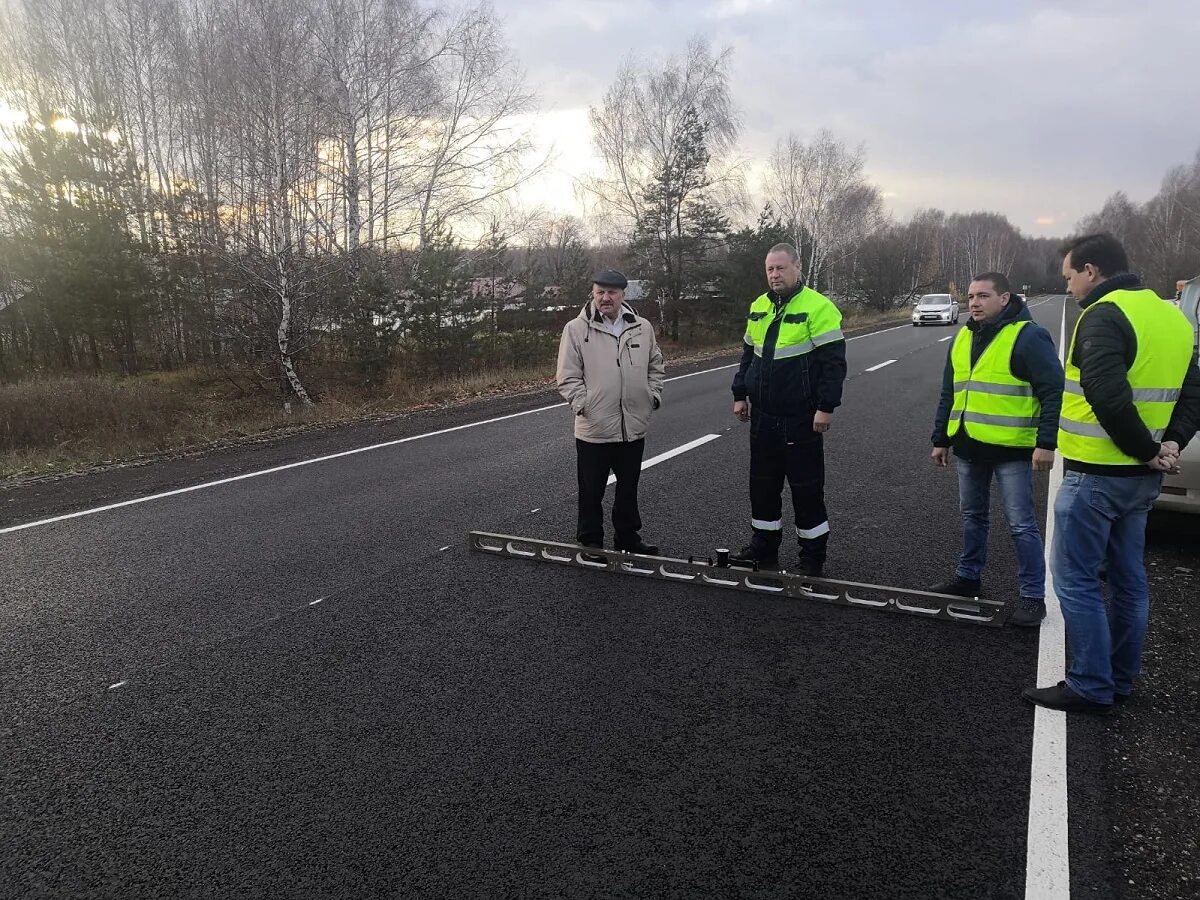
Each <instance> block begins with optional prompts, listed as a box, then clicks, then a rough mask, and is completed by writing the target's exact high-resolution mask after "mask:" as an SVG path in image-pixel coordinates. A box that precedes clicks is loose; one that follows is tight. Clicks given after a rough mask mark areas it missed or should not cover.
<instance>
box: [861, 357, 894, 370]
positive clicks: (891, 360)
mask: <svg viewBox="0 0 1200 900" xmlns="http://www.w3.org/2000/svg"><path fill="white" fill-rule="evenodd" d="M894 362H895V360H894V359H889V360H888V361H887V362H881V363H880V364H879V365H877V366H871V368H869V369H864V370H863V371H864V372H875V371H878V370H879V369H882V368H883V367H884V366H890V365H891V364H892V363H894Z"/></svg>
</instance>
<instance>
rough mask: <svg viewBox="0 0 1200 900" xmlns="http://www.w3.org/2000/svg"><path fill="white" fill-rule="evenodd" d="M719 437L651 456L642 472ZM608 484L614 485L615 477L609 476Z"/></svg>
mask: <svg viewBox="0 0 1200 900" xmlns="http://www.w3.org/2000/svg"><path fill="white" fill-rule="evenodd" d="M719 437H720V435H719V434H706V435H705V436H704V437H699V438H696V439H695V440H694V441H688V442H687V443H686V444H681V445H680V446H678V447H676V448H675V449H674V450H668V451H667V452H666V453H660V454H658V456H652V457H650V459H644V460H642V471H643V472H645V471H646V470H647V469H648V468H650V467H651V466H657V465H658V464H659V463H660V462H666V461H667V460H668V459H671V458H673V457H676V456H678V455H679V454H681V453H687V452H688V451H689V450H695V449H696V448H697V447H699V446H701V445H703V444H707V443H708V442H709V441H715V440H716V439H717V438H719ZM608 483H609V484H616V483H617V476H616V475H609V476H608Z"/></svg>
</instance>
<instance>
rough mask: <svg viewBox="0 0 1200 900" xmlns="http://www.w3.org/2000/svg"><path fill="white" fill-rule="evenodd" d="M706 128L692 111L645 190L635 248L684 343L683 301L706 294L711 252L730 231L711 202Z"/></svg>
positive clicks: (663, 311) (664, 314)
mask: <svg viewBox="0 0 1200 900" xmlns="http://www.w3.org/2000/svg"><path fill="white" fill-rule="evenodd" d="M706 133H707V127H706V125H705V124H704V122H702V121H701V120H700V117H699V115H698V114H697V113H696V110H695V108H694V107H689V108H688V110H687V112H686V114H685V115H684V117H683V121H682V124H681V127H680V129H679V131H678V132H677V134H676V135H675V138H674V140H673V141H672V152H671V156H670V159H669V160H668V161H667V163H666V164H665V165H664V166H663V168H662V170H661V171H660V172H659V173H658V175H657V177H656V178H655V180H654V183H653V184H652V185H651V186H650V187H649V188H648V189H647V190H646V192H645V195H644V201H645V202H644V204H643V209H642V214H641V215H640V216H639V218H638V221H637V227H636V230H635V232H634V238H633V245H632V248H631V249H632V250H633V252H634V254H635V255H636V256H637V257H638V258H639V259H641V260H643V262H644V264H645V265H646V267H647V269H648V274H649V275H650V280H651V281H652V282H653V284H654V288H655V292H656V294H657V297H658V301H659V305H660V318H661V319H662V320H669V322H670V336H671V339H672V340H676V341H677V340H679V320H680V313H681V311H682V306H683V302H684V300H685V299H687V298H695V297H699V296H701V295H702V294H703V293H704V291H705V290H706V284H707V282H708V281H709V280H710V279H711V278H712V276H713V271H712V268H711V266H710V263H711V258H712V252H713V250H714V249H715V248H716V247H717V246H718V245H719V244H720V242H721V239H722V237H723V235H724V234H725V233H726V232H727V231H728V229H729V222H728V219H727V218H726V217H725V216H724V215H722V214H721V212H720V211H719V210H718V209H717V208H716V207H715V205H714V204H713V203H712V201H711V199H710V194H711V188H712V180H711V178H710V177H709V174H708V163H709V153H708V150H707V148H706V146H705V136H706Z"/></svg>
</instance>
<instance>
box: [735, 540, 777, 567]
mask: <svg viewBox="0 0 1200 900" xmlns="http://www.w3.org/2000/svg"><path fill="white" fill-rule="evenodd" d="M729 561H730V562H731V563H733V564H734V565H737V564H738V563H741V564H742V565H745V564H747V563H758V566H759V568H760V569H778V568H779V544H778V542H776V543H775V544H774V546H772V545H771V543H769V542H768V541H767V540H765V539H760V538H759V536H758V534H755V535H754V537H753V538H751V539H750V543H748V544H747V545H746V546H745V547H743V548H742V549H741V550H739V551H738V552H737V553H731V554H730V556H729Z"/></svg>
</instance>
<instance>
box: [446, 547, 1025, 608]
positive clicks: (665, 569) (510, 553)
mask: <svg viewBox="0 0 1200 900" xmlns="http://www.w3.org/2000/svg"><path fill="white" fill-rule="evenodd" d="M467 541H468V543H469V544H470V547H471V549H472V550H473V551H475V552H477V553H487V554H491V555H492V556H500V557H506V558H509V559H525V560H532V561H534V562H549V563H556V564H558V565H562V566H574V567H577V568H583V569H591V570H593V571H597V572H612V573H614V574H617V575H635V576H638V577H641V578H657V579H660V580H663V581H674V582H677V583H682V584H700V585H705V586H706V587H715V588H727V589H731V590H735V591H749V592H751V593H756V594H766V595H768V596H776V597H789V598H794V599H798V600H815V601H817V602H819V603H829V604H832V605H834V606H852V607H855V608H857V609H874V610H879V611H881V612H894V613H905V614H907V615H914V616H924V617H925V618H927V619H943V620H947V621H952V622H967V623H970V624H974V625H1003V624H1004V623H1005V622H1006V621H1007V620H1008V617H1009V614H1010V613H1011V610H1010V609H1009V607H1008V605H1007V604H1005V603H1003V602H1002V601H999V600H984V599H982V598H980V597H969V598H968V597H956V596H952V595H950V594H933V593H930V592H929V591H915V590H910V589H908V588H899V587H889V586H888V585H882V584H864V583H861V582H857V581H840V580H838V579H836V578H812V577H810V576H807V575H799V574H795V573H790V572H787V571H783V570H780V571H776V570H773V569H772V570H768V569H754V568H749V567H747V566H743V565H739V564H737V563H736V562H734V561H732V560H730V559H729V557H728V552H727V551H720V550H718V551H717V561H716V562H715V563H714V562H713V560H712V559H710V558H709V557H695V556H692V557H689V558H687V559H673V558H671V557H667V556H643V555H641V554H637V553H626V552H624V551H618V550H602V549H600V548H598V547H581V546H579V545H578V544H563V543H558V542H555V541H543V540H538V539H537V538H527V537H516V536H515V535H511V534H492V533H491V532H487V531H471V532H468V534H467Z"/></svg>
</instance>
